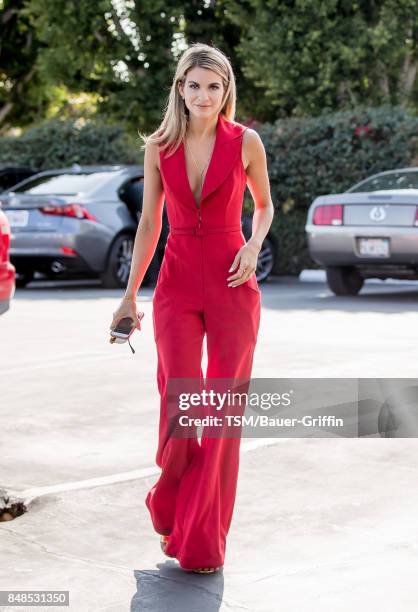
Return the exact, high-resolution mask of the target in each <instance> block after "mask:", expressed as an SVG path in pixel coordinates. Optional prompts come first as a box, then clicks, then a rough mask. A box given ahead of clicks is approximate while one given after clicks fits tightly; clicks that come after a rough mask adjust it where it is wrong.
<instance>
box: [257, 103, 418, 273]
mask: <svg viewBox="0 0 418 612" xmlns="http://www.w3.org/2000/svg"><path fill="white" fill-rule="evenodd" d="M257 131H258V132H259V134H260V136H261V138H262V140H263V143H264V145H265V148H266V154H267V161H268V169H269V177H270V187H271V195H272V200H273V203H274V205H275V208H276V213H275V219H274V221H273V226H272V232H274V234H275V235H276V237H277V240H278V243H279V250H280V254H279V259H278V261H277V265H276V268H275V272H276V273H277V274H298V273H299V272H300V271H301V270H303V269H304V268H318V267H319V266H318V265H317V264H315V263H314V262H313V261H312V260H311V259H310V257H309V254H308V251H307V243H306V236H305V230H304V226H305V223H306V215H307V211H308V208H309V205H310V204H311V202H312V201H313V200H314V199H315V197H317V196H319V195H324V194H327V193H340V192H342V191H345V190H347V189H348V188H349V187H350V186H351V185H353V184H354V183H356V182H358V181H360V180H362V179H364V178H366V177H367V176H369V175H371V174H374V173H376V172H381V171H383V170H392V169H396V168H400V167H405V166H411V165H415V164H417V165H418V159H416V157H417V145H418V118H417V117H415V116H412V115H411V114H409V113H408V112H407V111H406V110H405V109H403V108H400V107H390V106H384V107H380V108H362V109H357V110H355V111H345V112H338V113H332V114H324V115H321V116H319V117H314V118H307V119H296V118H295V119H293V118H292V119H280V120H278V121H276V122H275V123H274V124H264V125H262V126H261V127H260V128H257ZM245 208H246V209H248V208H252V204H251V202H249V200H248V197H247V196H246V206H245Z"/></svg>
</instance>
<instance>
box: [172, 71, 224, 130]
mask: <svg viewBox="0 0 418 612" xmlns="http://www.w3.org/2000/svg"><path fill="white" fill-rule="evenodd" d="M179 90H180V94H181V95H182V96H183V98H184V101H185V103H186V106H187V108H188V109H189V112H190V114H191V115H195V116H196V117H199V118H200V117H201V118H203V117H212V116H214V115H216V114H218V113H219V111H220V110H221V105H222V97H223V94H224V89H223V84H222V79H221V77H220V76H218V75H217V74H216V72H213V71H212V70H208V69H207V68H200V67H198V66H195V67H194V68H191V69H190V70H189V71H188V73H187V74H186V80H185V83H184V87H183V86H182V84H181V83H180V84H179Z"/></svg>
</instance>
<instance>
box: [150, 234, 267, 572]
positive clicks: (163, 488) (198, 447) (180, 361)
mask: <svg viewBox="0 0 418 612" xmlns="http://www.w3.org/2000/svg"><path fill="white" fill-rule="evenodd" d="M173 238H175V240H173ZM223 242H224V243H223V245H222V248H221V249H220V248H219V237H217V239H216V237H215V236H203V237H190V236H174V237H173V236H171V241H170V238H169V241H168V243H167V247H166V253H165V257H164V262H163V266H162V268H161V271H160V276H159V280H158V283H157V287H156V289H155V292H154V298H153V322H154V337H155V341H156V346H157V355H158V369H157V384H158V390H159V393H160V421H159V438H158V448H157V454H156V463H157V465H158V466H159V467H161V469H162V472H161V475H160V477H159V479H158V481H157V482H156V483H155V485H154V486H153V487H152V488H151V490H150V491H149V493H148V495H147V497H146V501H145V503H146V506H147V508H148V510H149V511H150V515H151V520H152V523H153V526H154V529H155V531H156V532H157V533H159V534H162V535H170V540H169V543H168V545H167V548H166V552H167V553H168V554H169V555H172V556H174V557H176V558H177V559H178V561H179V563H180V565H181V567H183V568H185V569H193V568H197V567H215V566H219V565H223V563H224V558H225V545H226V536H227V533H228V530H229V527H230V524H231V519H232V513H233V508H234V502H235V496H236V487H237V478H238V468H239V451H240V441H241V440H240V438H239V437H209V435H205V432H206V428H204V429H203V433H202V438H201V443H200V444H199V441H198V438H197V436H195V437H189V438H185V437H183V438H181V437H173V436H170V430H169V426H168V425H169V424H168V418H167V417H168V415H167V385H168V381H169V380H170V379H176V378H188V379H196V380H199V379H200V380H201V379H202V378H203V372H202V366H201V363H202V355H203V340H204V336H205V334H206V343H207V353H208V368H207V372H206V379H207V380H209V379H223V378H225V379H240V380H248V381H249V380H250V378H251V369H252V364H253V355H254V349H255V346H256V341H257V334H258V328H259V322H260V292H259V290H258V286H257V283H256V280H255V277H254V276H253V277H252V279H250V281H247V283H244V284H243V285H241V286H238V287H227V281H226V278H227V276H230V274H231V273H229V274H228V269H229V267H230V265H231V264H232V261H233V259H234V257H235V254H236V252H237V250H238V249H239V247H240V246H241V245H242V243H243V238H242V236H241V238H240V236H237V235H235V236H234V237H231V236H229V237H228V239H226V240H225V239H224V241H223ZM183 266H184V269H182V268H183ZM186 272H187V274H186Z"/></svg>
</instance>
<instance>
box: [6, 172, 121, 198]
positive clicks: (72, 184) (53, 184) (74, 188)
mask: <svg viewBox="0 0 418 612" xmlns="http://www.w3.org/2000/svg"><path fill="white" fill-rule="evenodd" d="M111 174H112V173H111V172H88V173H87V172H86V173H77V174H48V175H45V176H38V177H33V178H31V179H28V180H27V181H25V182H24V183H22V184H21V185H20V186H19V187H16V188H15V189H12V191H13V192H15V193H30V194H33V195H76V194H77V193H80V192H83V193H85V192H87V191H91V190H92V189H94V188H95V187H97V186H99V185H100V184H103V183H104V181H105V180H106V179H108V178H109V176H111Z"/></svg>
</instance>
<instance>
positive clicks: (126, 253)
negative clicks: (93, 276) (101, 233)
mask: <svg viewBox="0 0 418 612" xmlns="http://www.w3.org/2000/svg"><path fill="white" fill-rule="evenodd" d="M134 242H135V238H134V236H132V235H130V234H121V235H120V236H118V237H117V238H116V240H115V241H114V243H113V244H112V246H111V248H110V251H109V255H108V258H107V266H106V270H105V271H104V272H103V273H102V274H101V280H102V282H103V285H104V286H105V287H106V288H108V289H117V288H125V287H126V285H127V284H128V279H129V272H130V269H131V263H132V252H133V248H134Z"/></svg>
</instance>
